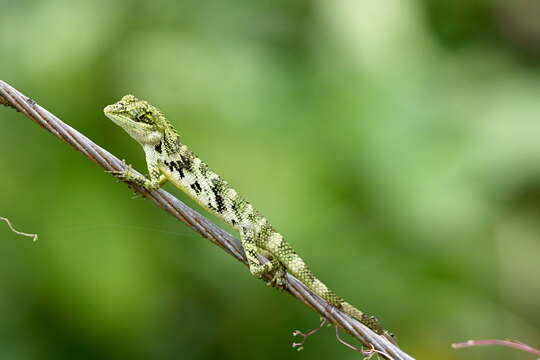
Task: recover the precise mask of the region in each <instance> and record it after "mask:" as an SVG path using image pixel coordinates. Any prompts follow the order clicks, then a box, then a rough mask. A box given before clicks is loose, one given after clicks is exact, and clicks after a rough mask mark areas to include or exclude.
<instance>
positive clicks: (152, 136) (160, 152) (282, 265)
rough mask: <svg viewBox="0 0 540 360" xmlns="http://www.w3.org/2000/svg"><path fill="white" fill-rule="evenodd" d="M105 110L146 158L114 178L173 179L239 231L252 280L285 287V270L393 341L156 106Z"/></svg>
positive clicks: (129, 98)
mask: <svg viewBox="0 0 540 360" xmlns="http://www.w3.org/2000/svg"><path fill="white" fill-rule="evenodd" d="M104 112H105V115H106V116H107V117H108V118H110V119H111V120H112V121H113V122H114V123H116V124H117V125H119V126H121V127H122V128H123V129H124V130H125V131H126V132H127V133H128V134H129V135H130V136H131V137H133V138H134V139H135V140H136V141H137V142H138V143H139V144H141V146H142V147H143V149H144V152H145V154H146V163H147V166H148V173H149V177H148V178H147V177H145V176H141V175H137V174H135V173H134V172H133V171H132V170H131V168H130V167H129V166H128V167H127V169H126V170H124V171H122V172H117V173H115V175H116V176H117V177H118V178H120V179H122V180H126V181H129V182H133V183H135V184H138V185H141V186H143V187H145V188H146V189H149V190H152V189H158V188H159V187H160V186H161V185H162V184H163V183H165V182H166V181H171V182H172V183H173V184H174V185H175V186H176V187H178V188H179V189H180V190H182V191H184V192H185V193H187V194H188V195H189V196H191V197H192V198H193V199H194V200H196V201H197V202H198V203H199V204H200V205H201V206H202V207H204V208H205V209H207V210H208V211H209V212H211V213H213V214H214V215H216V216H218V217H219V218H221V219H223V220H224V221H225V222H226V223H227V224H229V225H231V226H232V227H233V228H235V229H236V230H238V231H239V232H240V239H241V241H242V245H243V247H244V251H245V254H246V258H247V261H248V265H249V269H250V271H251V273H252V274H253V275H254V276H256V277H259V278H260V277H262V276H263V275H264V274H266V273H268V272H272V271H276V273H275V276H274V279H273V280H272V283H273V285H275V286H277V287H283V286H284V285H285V277H284V274H285V271H289V272H290V273H291V274H293V275H294V276H295V277H297V278H298V279H299V280H300V281H302V283H304V284H305V285H306V286H307V287H308V288H309V289H310V290H311V291H313V292H314V293H315V294H317V295H318V296H320V297H321V298H323V299H324V300H326V301H327V302H328V303H330V304H332V305H333V306H335V307H337V308H339V309H341V310H343V311H344V312H346V313H347V314H349V315H351V316H352V317H354V318H355V319H357V320H358V321H360V322H362V323H363V324H365V325H366V326H368V327H369V328H370V329H372V330H373V331H375V332H376V333H378V334H380V335H383V336H385V337H387V338H388V339H390V340H391V341H393V338H392V336H391V335H390V334H389V333H388V332H387V331H385V330H383V329H382V328H381V327H380V325H379V323H378V321H377V319H376V318H374V317H372V316H368V315H366V314H364V313H363V312H361V311H360V310H358V309H356V308H355V307H353V306H352V305H351V304H349V303H347V302H346V301H345V300H343V299H342V298H340V297H339V296H337V295H336V294H335V293H334V292H333V291H332V290H330V289H329V288H328V287H327V286H326V285H324V284H323V283H322V282H321V281H320V280H319V279H317V278H316V277H315V275H314V274H313V273H312V272H311V270H309V268H308V267H307V266H306V264H305V263H304V261H303V260H302V258H300V256H298V255H297V254H296V252H295V251H294V250H293V248H292V247H291V246H290V245H289V243H287V242H286V241H285V240H284V239H283V236H281V234H280V233H278V232H277V231H275V230H274V228H273V227H272V225H270V223H269V222H268V220H267V219H266V218H265V217H264V216H263V215H261V213H259V212H258V211H257V210H255V209H254V208H253V206H252V205H251V204H250V203H249V202H248V201H247V200H246V199H244V198H243V197H242V196H241V195H240V194H239V193H237V192H236V190H234V189H233V188H232V187H231V186H230V185H229V183H228V182H227V181H225V180H224V179H223V178H221V177H220V176H219V175H218V174H216V173H215V172H213V171H212V170H211V169H210V168H209V167H208V166H207V165H206V164H205V163H204V162H203V161H202V160H201V159H199V158H198V157H197V156H195V155H194V154H193V153H192V152H191V151H190V150H189V149H188V147H187V146H186V145H184V144H183V143H182V142H181V141H180V138H179V136H178V134H177V133H176V131H175V129H174V128H173V126H172V125H171V124H170V123H169V122H168V121H167V119H165V117H164V116H163V115H162V114H161V112H160V111H159V110H158V109H157V108H155V107H154V106H152V105H150V104H149V103H148V102H146V101H142V100H139V99H137V98H136V97H134V96H133V95H126V96H124V97H123V98H122V99H121V100H120V101H118V102H117V103H115V104H112V105H109V106H107V107H106V108H105V109H104ZM258 253H260V254H264V255H266V256H268V257H269V258H271V261H269V262H266V263H264V264H263V263H261V261H259V259H258V258H257V254H258Z"/></svg>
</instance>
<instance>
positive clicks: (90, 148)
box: [0, 80, 414, 360]
mask: <svg viewBox="0 0 540 360" xmlns="http://www.w3.org/2000/svg"><path fill="white" fill-rule="evenodd" d="M0 104H2V105H6V106H10V107H12V108H15V109H16V110H18V111H20V112H21V113H23V114H24V115H25V116H26V117H28V118H30V119H31V120H33V121H35V122H36V123H38V124H39V125H40V126H41V127H43V128H44V129H45V130H47V131H49V132H51V133H53V134H54V135H56V136H57V137H58V138H60V139H61V140H63V141H64V142H66V143H67V144H69V145H70V146H72V147H74V148H75V149H76V150H78V151H80V152H81V153H82V154H84V155H85V156H86V157H88V158H89V159H90V160H92V161H94V162H95V163H97V164H98V165H99V166H101V167H102V168H103V169H105V170H106V171H119V170H122V169H123V164H122V161H120V160H119V159H118V158H117V157H116V156H114V155H112V154H111V153H109V152H108V151H107V150H105V149H103V148H101V147H99V146H98V145H96V144H95V143H93V142H92V141H91V140H90V139H88V138H87V137H86V136H84V135H83V134H81V133H80V132H78V131H77V130H75V129H73V128H72V127H70V126H69V125H67V124H65V123H63V122H62V121H61V120H60V119H58V118H57V117H56V116H54V115H53V114H51V113H50V112H48V111H47V110H45V109H44V108H42V107H41V106H39V105H37V104H36V102H35V101H33V100H32V99H30V98H28V97H27V96H25V95H23V94H21V93H20V92H19V91H17V90H16V89H15V88H13V87H11V86H10V85H8V84H7V83H5V82H3V81H2V80H0ZM128 186H129V187H130V188H132V189H133V190H135V191H136V192H138V193H140V194H142V195H143V196H145V197H146V198H148V199H150V200H152V202H154V204H156V205H157V206H158V207H160V208H162V209H163V210H165V211H167V212H168V213H169V214H171V215H172V216H174V217H175V218H177V219H178V220H180V221H182V222H184V223H185V224H186V225H187V226H189V227H190V228H192V229H193V230H195V231H196V232H198V233H199V234H201V235H202V236H203V237H205V238H207V239H208V240H210V241H211V242H212V243H214V244H215V245H217V246H219V247H220V248H222V249H223V250H225V252H227V253H228V254H229V255H231V256H233V257H234V258H235V259H237V260H239V261H241V262H242V263H244V264H245V265H246V264H247V263H246V259H245V256H244V251H243V248H242V246H241V244H240V241H238V240H237V239H236V238H235V237H233V236H232V235H231V234H229V233H228V232H226V231H224V230H222V229H220V228H219V227H217V226H216V225H214V224H212V222H210V220H208V219H207V218H205V217H204V216H202V215H201V214H199V213H198V212H197V211H195V210H193V209H191V208H190V207H188V206H187V205H185V204H184V203H183V202H181V201H180V200H178V199H177V198H175V197H174V196H173V195H171V194H169V193H168V192H167V191H165V190H162V189H159V190H154V191H148V190H146V189H144V188H142V187H139V186H137V185H134V184H131V183H128ZM265 260H266V261H268V260H267V259H265ZM270 278H271V275H269V274H268V275H267V279H266V280H270ZM285 291H287V292H288V293H290V294H291V295H292V296H294V297H296V298H297V299H298V300H300V301H302V302H303V303H304V304H306V305H307V306H309V307H310V308H312V309H313V310H315V311H316V312H318V313H319V314H320V315H321V316H323V317H324V318H326V319H328V320H329V321H331V322H332V323H334V324H335V325H337V326H339V327H341V328H342V329H344V330H345V331H346V332H347V333H349V334H350V335H351V336H353V337H355V338H356V339H357V340H358V341H360V342H361V343H363V344H364V345H366V346H367V347H368V348H369V349H373V350H376V351H377V353H379V354H385V355H384V356H385V357H386V358H387V359H394V360H414V359H413V358H412V357H411V356H409V355H407V354H406V353H405V352H403V351H402V350H401V349H399V348H398V347H397V346H395V345H393V344H392V343H390V341H388V340H387V339H385V338H384V337H382V336H379V335H377V334H375V333H374V332H373V331H372V330H371V329H369V328H368V327H366V326H365V325H363V324H361V323H360V322H359V321H357V320H356V319H353V318H352V317H350V316H349V315H347V314H345V313H344V312H342V311H341V310H339V309H337V308H335V307H333V306H332V305H330V304H328V303H327V302H326V301H324V300H323V299H321V298H320V297H318V296H316V295H314V294H313V293H312V292H311V291H310V290H309V289H308V288H307V287H306V286H305V285H304V284H302V283H301V282H300V281H299V280H298V279H296V278H295V277H294V276H292V275H291V274H287V287H286V289H285Z"/></svg>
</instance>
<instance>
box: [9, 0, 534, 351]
mask: <svg viewBox="0 0 540 360" xmlns="http://www.w3.org/2000/svg"><path fill="white" fill-rule="evenodd" d="M538 4H539V3H538V2H537V1H534V0H519V1H512V2H508V1H503V0H480V1H465V0H461V1H455V0H454V1H451V0H433V1H428V0H424V1H420V0H417V1H414V0H409V1H397V0H387V1H375V0H373V1H355V0H334V1H326V0H320V1H313V2H308V1H297V2H293V1H285V0H280V1H260V2H256V1H248V0H237V1H232V2H230V1H229V2H218V1H194V0H191V1H170V0H169V1H166V0H160V1H146V2H145V1H128V0H123V1H121V0H118V1H114V2H110V1H104V0H95V1H66V0H50V1H31V0H19V1H10V0H0V9H1V12H0V33H1V34H3V35H4V36H2V37H1V39H0V54H1V56H0V70H1V76H0V78H1V79H3V80H5V81H7V82H9V83H10V84H12V85H13V86H15V87H16V88H18V89H19V90H21V91H22V92H24V93H25V94H27V95H29V96H31V97H32V98H33V99H35V100H36V101H37V102H38V103H40V104H41V105H43V106H45V107H46V108H48V109H49V110H50V111H52V112H53V113H55V114H56V115H58V116H59V117H61V118H62V119H63V120H64V121H66V122H67V123H69V124H71V125H72V126H74V127H75V128H77V129H78V130H80V131H82V132H83V133H85V134H86V135H87V136H89V137H90V138H92V139H93V140H94V141H96V142H97V143H98V144H101V145H103V146H105V147H106V148H108V149H109V150H111V151H112V152H114V153H115V154H117V155H118V156H119V157H121V158H126V159H127V160H128V162H130V163H132V164H133V165H134V166H135V167H136V168H138V169H143V168H144V161H143V156H142V151H141V150H140V149H139V148H138V147H137V145H136V144H135V143H134V142H133V141H132V140H131V139H130V138H129V137H128V136H127V135H126V134H125V133H124V132H123V131H122V130H121V129H119V128H117V127H116V126H115V125H114V124H112V123H111V122H110V121H108V120H107V119H106V118H105V117H104V116H103V114H102V108H103V107H104V106H105V105H107V104H109V103H112V102H114V101H116V100H118V99H119V98H120V97H121V96H122V95H124V94H126V93H133V94H135V95H136V96H139V97H141V98H145V99H147V100H149V101H151V102H152V103H154V104H156V105H157V106H159V107H160V108H161V109H162V110H163V112H164V113H165V114H166V115H167V116H168V118H169V119H171V120H172V121H173V122H174V123H175V124H176V126H177V128H178V130H179V132H180V134H181V136H182V138H183V139H184V141H185V142H186V143H187V144H189V145H191V147H192V148H193V149H194V150H195V152H196V153H197V154H199V155H200V156H201V157H202V158H203V159H205V160H206V161H207V162H208V163H209V164H210V165H211V166H212V167H214V169H215V170H216V171H217V172H219V173H220V174H223V175H224V176H225V177H226V178H227V179H228V180H229V181H230V182H231V183H233V184H234V185H235V186H236V187H237V189H238V190H239V191H241V192H242V193H244V194H245V196H246V197H248V198H249V199H251V200H252V201H253V203H254V204H256V206H257V207H258V208H259V209H260V210H261V211H262V212H263V213H264V214H266V215H267V216H268V217H269V218H270V219H271V221H272V222H273V223H274V224H275V226H276V227H277V228H278V229H279V230H280V231H281V232H282V233H283V234H284V235H285V236H286V238H287V239H288V240H289V241H290V242H291V243H292V244H294V246H295V247H296V248H297V250H298V251H299V253H300V254H301V255H302V256H304V257H305V258H306V259H307V261H308V263H309V264H310V265H311V266H312V267H313V269H314V270H315V271H316V273H318V274H319V275H320V276H321V278H322V279H323V280H324V281H326V282H327V283H328V284H329V285H330V286H331V287H333V288H335V290H336V291H337V292H338V293H340V294H341V295H342V296H344V297H345V298H347V299H349V301H350V302H352V303H353V304H356V305H357V306H358V307H359V308H360V309H363V310H365V311H367V312H369V313H370V314H376V315H377V316H378V317H379V318H380V319H381V321H382V323H383V324H384V325H385V326H386V327H387V328H388V329H391V330H392V331H394V332H395V333H396V334H397V335H398V338H399V341H400V343H401V344H402V346H403V348H404V349H405V350H407V351H409V352H410V353H411V354H413V355H415V356H416V357H417V358H418V359H427V358H437V359H458V358H459V359H492V358H495V357H496V358H502V357H504V358H506V359H525V358H528V357H526V355H524V354H519V353H517V352H516V351H515V350H509V349H500V348H489V349H488V348H478V349H467V350H460V351H455V350H451V349H450V343H452V342H455V341H462V340H466V339H470V338H507V337H508V338H513V339H519V340H521V341H524V342H527V343H530V344H531V345H535V344H536V345H537V346H538V345H539V344H540V309H539V308H538V304H539V303H540V285H539V284H540V282H539V281H538V278H539V276H540V266H539V262H538V254H539V253H540V121H539V120H540V119H539V114H540V101H538V95H539V94H540V73H539V71H538V70H539V68H538V64H539V60H540V59H539V56H540V52H539V50H540V25H539V24H540V22H538V15H539V13H540V6H539V5H538ZM0 120H1V121H0V153H1V154H2V155H1V156H0V170H1V171H2V174H3V176H0V186H1V188H2V189H4V190H3V191H2V192H1V196H0V214H1V215H2V216H6V217H9V218H10V219H11V220H12V222H13V223H14V225H15V226H16V227H17V228H18V229H19V230H21V231H26V232H37V233H39V235H40V241H39V242H37V243H32V242H31V241H30V240H28V239H26V238H21V237H19V236H16V235H15V234H13V233H11V232H10V231H9V230H8V228H7V227H6V226H5V225H2V224H0V225H2V226H1V227H0V240H1V241H0V290H1V291H0V309H1V310H2V316H1V317H0V358H1V359H10V360H17V359H55V360H61V359H73V358H76V359H118V358H124V359H178V358H181V359H214V358H220V359H260V360H263V359H275V358H282V359H286V358H290V359H307V358H310V359H311V358H313V357H317V358H334V357H335V356H339V357H340V358H351V359H352V358H359V357H358V354H356V353H354V352H352V351H350V350H348V349H346V348H345V347H343V346H341V345H340V344H338V343H337V341H336V340H335V337H334V335H333V331H331V330H325V331H322V332H321V333H319V334H317V335H316V336H315V337H314V338H312V339H310V340H309V341H308V343H307V344H306V348H305V350H304V351H303V352H301V353H296V352H295V351H293V350H292V349H291V346H290V344H291V343H292V342H293V340H294V339H293V338H292V336H291V335H290V334H291V332H292V330H294V329H297V328H298V329H303V330H304V329H309V328H312V327H314V326H316V324H317V323H318V321H317V316H316V315H315V314H314V313H312V312H310V311H309V310H307V309H306V308H305V307H304V306H302V305H300V304H299V303H297V302H296V301H294V300H292V299H291V298H290V297H288V296H285V295H284V294H279V293H278V292H276V291H274V290H272V289H269V288H267V287H266V286H264V284H263V283H262V282H258V281H255V280H254V279H253V278H252V277H251V276H250V275H249V272H248V271H247V269H246V268H244V267H243V266H239V264H238V263H237V262H236V261H233V260H232V259H231V258H230V257H228V256H226V255H225V254H224V253H223V252H222V251H220V250H219V249H217V248H215V247H214V246H212V245H211V244H210V243H209V242H208V241H205V240H203V239H201V238H200V237H199V236H198V235H196V234H194V233H193V232H191V231H189V230H188V229H186V227H185V226H183V225H182V224H180V223H178V222H177V221H174V220H173V219H172V218H170V217H169V216H167V215H166V214H165V213H163V212H162V211H160V210H158V209H156V208H155V207H154V206H153V205H152V204H150V203H149V202H148V201H146V200H143V199H140V198H136V199H133V198H132V196H131V194H130V192H129V191H128V190H127V188H126V187H125V186H124V185H123V184H119V183H117V182H116V181H114V180H113V179H112V178H111V177H110V176H109V175H107V174H105V173H104V172H103V171H101V170H100V169H99V168H97V167H96V166H95V165H94V164H93V163H91V162H89V161H87V160H86V159H85V158H84V157H82V156H80V155H79V154H78V153H76V152H75V151H73V150H72V149H70V148H69V147H67V146H66V145H65V144H63V143H61V142H60V141H58V140H57V139H56V138H54V137H53V136H50V135H49V134H47V133H46V132H43V131H42V130H41V129H39V128H38V127H37V126H35V125H34V124H33V123H31V122H30V121H28V120H27V119H25V118H24V117H23V116H21V115H20V114H18V113H16V112H15V111H13V110H11V109H8V108H5V107H2V108H0ZM167 188H168V189H170V190H172V191H175V190H174V189H173V188H171V187H170V185H169V186H167ZM176 193H178V192H176Z"/></svg>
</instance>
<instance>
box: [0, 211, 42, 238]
mask: <svg viewBox="0 0 540 360" xmlns="http://www.w3.org/2000/svg"><path fill="white" fill-rule="evenodd" d="M0 220H4V221H5V222H6V224H7V225H8V226H9V228H10V229H11V231H13V232H14V233H15V234H18V235H22V236H28V237H31V238H32V241H37V240H38V235H37V234H28V233H24V232H22V231H18V230H16V229H15V228H14V227H13V225H11V222H10V221H9V219H8V218H5V217H0Z"/></svg>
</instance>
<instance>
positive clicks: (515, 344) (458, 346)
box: [452, 339, 540, 356]
mask: <svg viewBox="0 0 540 360" xmlns="http://www.w3.org/2000/svg"><path fill="white" fill-rule="evenodd" d="M492 345H501V346H506V347H510V348H514V349H518V350H521V351H525V352H528V353H531V354H534V355H536V356H540V350H538V349H535V348H533V347H530V346H529V345H526V344H524V343H522V342H519V341H516V340H496V339H494V340H469V341H466V342H461V343H455V344H452V348H454V349H463V348H466V347H471V346H492Z"/></svg>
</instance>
